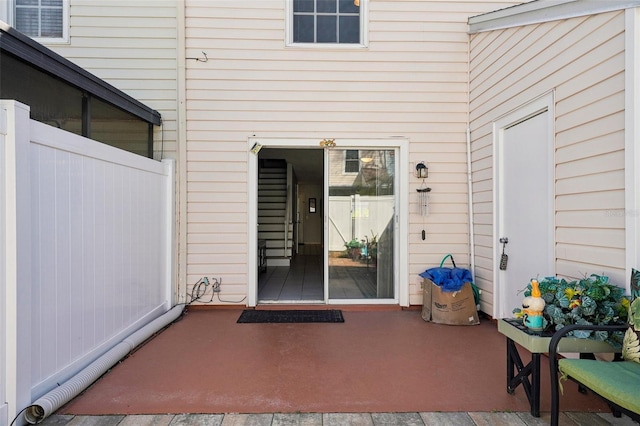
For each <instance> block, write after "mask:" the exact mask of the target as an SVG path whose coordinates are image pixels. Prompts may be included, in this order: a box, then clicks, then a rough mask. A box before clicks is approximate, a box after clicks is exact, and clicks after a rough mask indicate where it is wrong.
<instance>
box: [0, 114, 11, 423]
mask: <svg viewBox="0 0 640 426" xmlns="http://www.w3.org/2000/svg"><path fill="white" fill-rule="evenodd" d="M6 134H7V111H6V110H5V109H4V108H1V107H0V165H1V166H2V167H0V271H2V272H1V273H0V324H1V325H0V342H2V350H0V401H2V402H0V423H2V424H7V423H9V405H8V401H9V397H8V395H7V369H8V368H7V367H8V365H7V351H6V350H5V349H4V348H6V347H7V328H8V327H9V313H8V310H7V306H6V305H7V303H8V300H7V272H6V271H7V269H6V253H5V252H6V250H7V248H6V245H7V244H8V241H7V236H6V231H5V228H6V226H7V225H6V219H5V210H6V209H7V204H8V203H7V198H6V189H5V188H6V186H7V182H6V180H7V177H6V172H5V139H6Z"/></svg>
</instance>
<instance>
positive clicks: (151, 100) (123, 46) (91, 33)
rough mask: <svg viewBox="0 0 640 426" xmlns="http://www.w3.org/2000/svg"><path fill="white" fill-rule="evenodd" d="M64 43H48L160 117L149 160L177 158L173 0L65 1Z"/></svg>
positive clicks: (177, 3)
mask: <svg viewBox="0 0 640 426" xmlns="http://www.w3.org/2000/svg"><path fill="white" fill-rule="evenodd" d="M69 5H70V6H69V15H70V16H69V23H70V28H69V44H68V45H60V44H51V45H48V46H47V47H48V48H50V49H51V50H54V51H55V52H56V53H58V54H60V55H62V56H64V57H65V58H67V59H69V60H70V61H72V62H74V63H76V64H77V65H79V66H81V67H83V68H84V69H86V70H87V71H89V72H91V73H93V74H95V75H96V76H98V77H100V78H101V79H103V80H105V81H107V82H108V83H110V84H112V85H113V86H115V87H117V88H118V89H120V90H122V91H123V92H125V93H127V94H128V95H130V96H132V97H133V98H135V99H137V100H139V101H141V102H142V103H144V104H145V105H147V106H149V107H151V108H154V109H156V110H157V111H158V112H160V114H161V115H162V127H161V128H160V129H157V130H156V135H155V136H154V140H155V144H154V158H156V159H158V158H176V156H177V142H176V141H177V107H178V101H177V99H178V96H177V78H178V77H177V75H178V63H177V55H178V44H177V31H178V22H177V8H178V7H181V2H179V1H177V0H160V1H150V0H131V1H130V0H112V1H96V0H70V1H69Z"/></svg>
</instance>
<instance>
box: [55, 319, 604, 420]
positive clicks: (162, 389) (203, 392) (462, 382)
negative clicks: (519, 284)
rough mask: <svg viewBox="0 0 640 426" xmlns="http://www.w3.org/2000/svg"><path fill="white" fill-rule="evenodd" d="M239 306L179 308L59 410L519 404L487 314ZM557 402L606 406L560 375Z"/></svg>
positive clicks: (545, 397)
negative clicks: (286, 313) (473, 321)
mask: <svg viewBox="0 0 640 426" xmlns="http://www.w3.org/2000/svg"><path fill="white" fill-rule="evenodd" d="M283 309H284V308H283ZM240 313H241V311H240V310H239V309H188V310H187V311H186V314H185V315H184V316H183V317H182V318H181V319H179V320H178V321H176V322H175V323H173V324H172V325H171V326H170V327H168V328H167V329H165V330H164V331H162V332H161V333H160V334H158V335H157V336H156V337H154V338H153V339H152V340H150V341H149V342H147V343H146V344H145V345H143V346H142V347H140V348H139V349H138V350H136V351H135V352H133V353H132V354H131V355H130V356H129V357H128V358H126V359H125V360H124V361H122V362H121V363H119V364H118V365H116V366H115V367H114V368H113V369H111V371H109V372H108V373H107V374H105V375H104V376H103V377H102V378H101V379H99V380H98V381H97V382H96V383H94V384H93V385H92V386H91V387H90V388H89V389H88V390H86V391H85V392H84V393H83V394H81V395H80V396H78V397H77V398H75V399H74V400H72V401H71V402H69V403H68V404H67V405H66V406H64V407H63V408H62V409H61V410H59V412H58V414H75V415H101V414H159V413H295V412H318V413H330V412H332V413H355V412H437V411H443V412H461V411H462V412H464V411H466V412H470V411H479V412H491V411H500V412H502V411H517V412H527V411H529V410H530V408H529V403H528V401H527V398H526V396H525V392H524V390H523V388H522V387H519V388H517V389H516V391H515V393H514V394H512V395H510V394H508V393H507V392H506V342H505V338H504V336H503V335H501V334H499V333H498V331H497V326H496V324H495V322H493V321H491V320H489V319H482V320H481V324H480V325H478V326H446V325H438V324H433V323H427V322H424V321H423V320H422V318H421V317H420V311H419V310H400V309H385V310H370V309H367V310H358V309H355V308H346V309H343V314H344V318H345V322H344V323H311V324H309V323H306V324H238V323H236V320H237V319H238V317H239V315H240ZM522 356H523V359H525V362H526V361H527V360H528V359H529V354H528V353H527V352H526V351H524V350H523V352H522ZM542 358H543V360H542V392H541V411H542V412H547V411H549V410H550V402H549V394H550V391H549V373H548V364H547V358H546V357H542ZM561 407H562V411H580V412H608V409H607V407H606V405H605V404H604V403H603V402H602V401H600V400H599V399H598V398H596V397H595V396H593V395H584V394H581V393H579V392H578V391H577V386H576V385H575V384H574V383H571V382H569V383H565V385H564V395H563V396H562V397H561Z"/></svg>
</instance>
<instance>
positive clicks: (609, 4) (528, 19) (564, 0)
mask: <svg viewBox="0 0 640 426" xmlns="http://www.w3.org/2000/svg"><path fill="white" fill-rule="evenodd" d="M633 7H640V0H610V1H603V0H547V1H542V0H537V1H532V2H530V3H524V4H520V5H517V6H513V7H509V8H506V9H501V10H497V11H495V12H489V13H485V14H482V15H477V16H472V17H471V18H469V20H468V24H469V34H475V33H481V32H484V31H493V30H499V29H505V28H512V27H519V26H522V25H530V24H539V23H542V22H549V21H556V20H559V19H569V18H575V17H578V16H585V15H592V14H595V13H603V12H611V11H615V10H621V9H628V8H633Z"/></svg>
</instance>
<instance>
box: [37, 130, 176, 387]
mask: <svg viewBox="0 0 640 426" xmlns="http://www.w3.org/2000/svg"><path fill="white" fill-rule="evenodd" d="M31 137H32V143H31V145H30V171H31V173H30V178H31V238H32V240H31V247H32V256H31V274H32V279H31V283H30V284H31V300H32V302H33V305H32V311H31V312H32V316H31V329H32V332H31V334H30V335H31V338H32V343H31V346H32V348H31V357H32V359H31V361H32V364H31V365H32V368H31V383H32V392H33V395H37V396H39V395H41V394H42V393H43V392H45V391H48V390H50V389H51V388H52V387H54V386H55V384H56V383H59V382H61V381H64V380H66V379H67V378H68V377H69V375H70V373H71V372H76V371H77V370H78V369H79V368H81V367H84V366H86V364H87V363H88V362H89V361H92V360H93V359H95V358H96V357H97V356H99V355H101V354H102V353H103V352H104V351H105V348H106V349H108V348H110V347H111V346H112V345H113V344H114V343H117V342H118V341H119V340H118V339H122V338H123V337H124V336H126V335H127V334H128V333H131V332H132V331H135V330H136V329H137V328H139V327H140V326H141V325H144V324H145V323H146V322H148V321H150V320H151V319H153V318H155V317H156V316H158V315H159V314H161V313H163V312H164V311H166V310H167V309H168V307H169V305H170V303H171V293H170V290H169V287H170V282H171V277H169V276H167V274H166V269H165V268H164V267H163V266H162V265H165V264H166V262H167V261H168V259H170V256H169V255H168V252H169V251H170V248H169V247H167V238H166V233H168V232H171V231H172V226H171V221H172V220H173V218H171V217H169V215H168V212H167V209H166V205H167V197H168V196H169V195H168V194H169V193H170V192H169V188H171V187H172V186H171V179H172V177H173V176H172V174H171V168H170V167H167V166H166V165H165V164H164V163H159V162H157V161H153V160H149V159H145V158H142V157H140V156H137V155H135V154H130V153H127V152H123V151H119V150H117V149H114V148H111V147H108V146H105V145H102V144H100V143H98V142H94V141H90V140H88V139H85V138H81V137H79V136H77V135H72V134H70V133H66V132H64V131H61V130H58V129H55V128H52V127H50V126H47V125H44V124H42V123H38V122H35V121H32V122H31Z"/></svg>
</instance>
